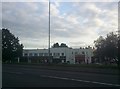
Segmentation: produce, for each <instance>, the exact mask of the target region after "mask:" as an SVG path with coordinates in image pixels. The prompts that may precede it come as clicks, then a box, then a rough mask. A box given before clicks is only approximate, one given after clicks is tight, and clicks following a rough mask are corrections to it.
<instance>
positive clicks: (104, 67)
mask: <svg viewBox="0 0 120 89" xmlns="http://www.w3.org/2000/svg"><path fill="white" fill-rule="evenodd" d="M11 64H18V65H35V66H36V65H37V66H50V67H76V68H80V67H84V68H102V69H108V68H109V69H118V66H117V65H116V64H107V65H105V64H102V65H98V64H41V63H11Z"/></svg>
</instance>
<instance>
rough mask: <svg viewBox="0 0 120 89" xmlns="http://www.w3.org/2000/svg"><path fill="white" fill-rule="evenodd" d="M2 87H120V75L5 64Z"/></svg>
mask: <svg viewBox="0 0 120 89" xmlns="http://www.w3.org/2000/svg"><path fill="white" fill-rule="evenodd" d="M2 87H3V88H5V87H120V84H119V75H112V74H98V73H89V72H88V73H87V72H74V71H62V70H50V69H42V68H35V67H26V66H25V65H24V66H21V65H3V67H2Z"/></svg>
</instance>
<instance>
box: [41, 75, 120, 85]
mask: <svg viewBox="0 0 120 89" xmlns="http://www.w3.org/2000/svg"><path fill="white" fill-rule="evenodd" d="M41 77H48V78H56V79H64V80H73V81H79V82H86V83H94V84H101V85H108V86H120V85H119V84H111V83H102V82H96V81H87V80H80V79H71V78H63V77H56V76H46V75H42V76H41Z"/></svg>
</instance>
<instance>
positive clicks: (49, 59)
mask: <svg viewBox="0 0 120 89" xmlns="http://www.w3.org/2000/svg"><path fill="white" fill-rule="evenodd" d="M48 26H49V32H48V36H49V37H48V61H49V62H51V58H50V1H49V25H48Z"/></svg>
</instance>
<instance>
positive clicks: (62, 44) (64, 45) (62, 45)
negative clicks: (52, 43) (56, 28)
mask: <svg viewBox="0 0 120 89" xmlns="http://www.w3.org/2000/svg"><path fill="white" fill-rule="evenodd" d="M60 47H68V46H67V45H66V44H64V43H61V45H60Z"/></svg>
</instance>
